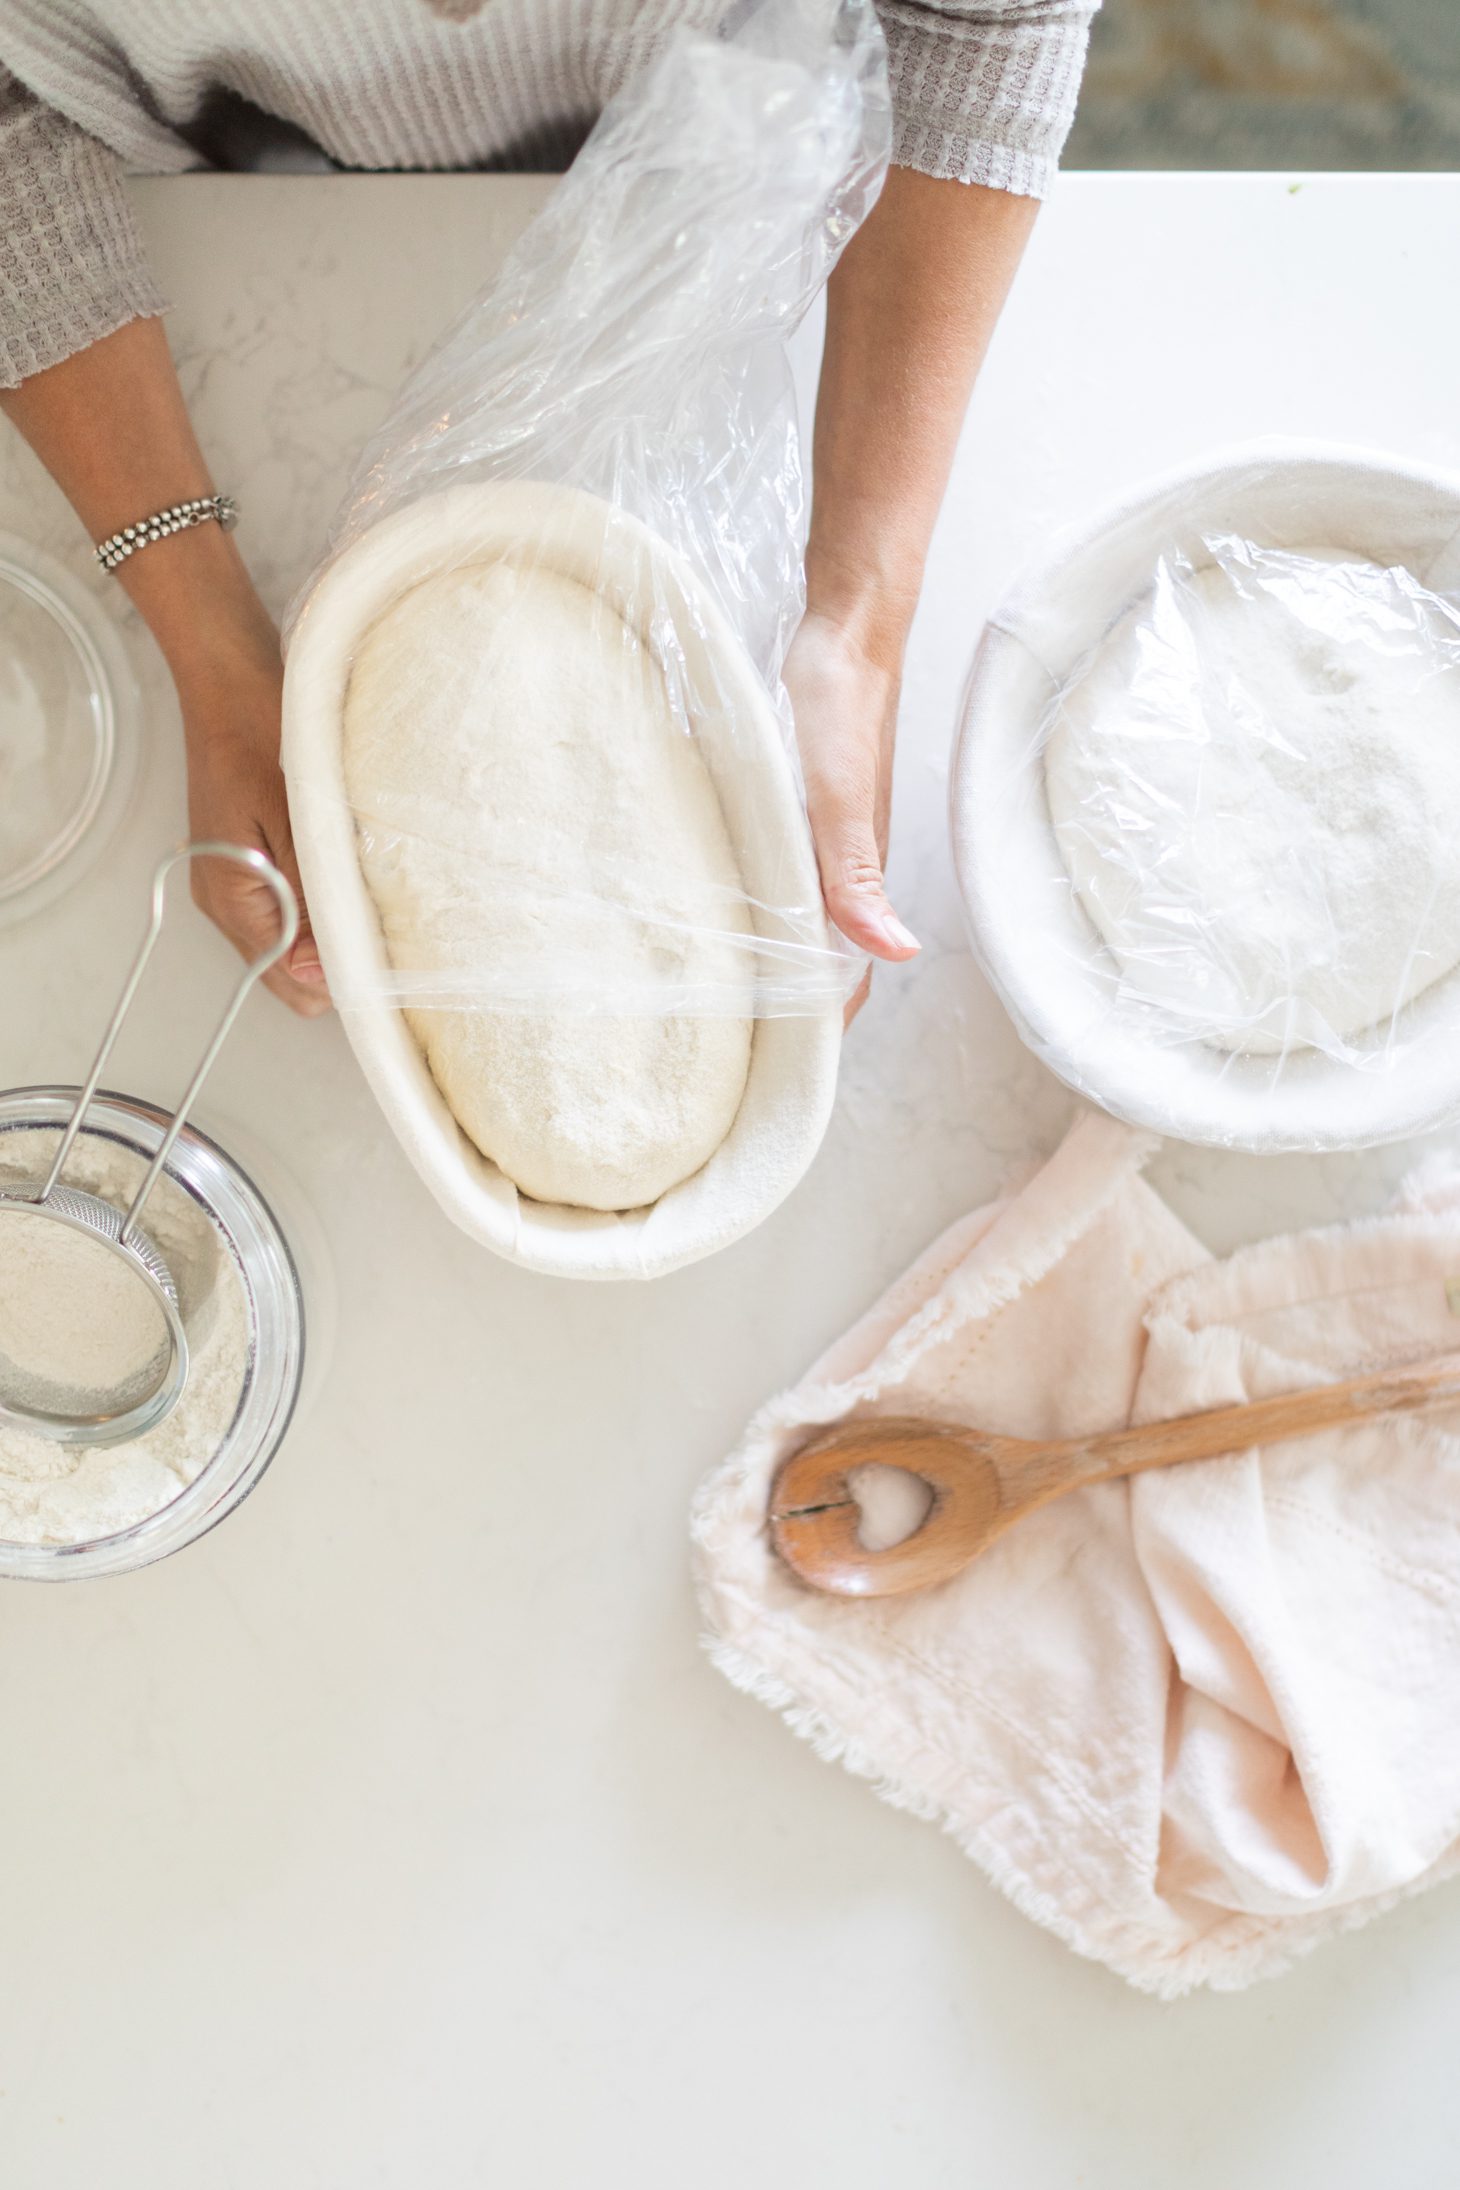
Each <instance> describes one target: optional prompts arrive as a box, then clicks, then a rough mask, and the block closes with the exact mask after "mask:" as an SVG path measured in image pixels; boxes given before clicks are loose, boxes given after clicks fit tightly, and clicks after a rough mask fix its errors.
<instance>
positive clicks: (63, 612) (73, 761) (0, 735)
mask: <svg viewBox="0 0 1460 2190" xmlns="http://www.w3.org/2000/svg"><path fill="white" fill-rule="evenodd" d="M137 729H138V703H137V687H136V681H135V679H134V677H133V675H132V667H131V663H130V661H129V660H128V657H127V650H126V647H125V645H124V644H123V641H122V638H121V634H120V632H119V631H118V629H117V627H116V625H115V624H114V623H113V621H112V619H111V617H110V616H109V615H108V614H107V613H106V611H105V609H104V608H103V607H102V605H101V603H100V602H99V601H97V600H96V599H95V598H94V597H93V596H92V595H91V594H90V593H89V592H88V591H87V589H86V587H85V586H84V585H82V584H81V583H80V581H79V580H78V579H76V578H73V577H72V575H71V573H70V572H69V571H68V570H66V569H65V568H64V567H63V566H62V565H61V564H60V563H58V562H57V561H56V560H55V559H54V557H52V556H49V555H46V554H43V553H42V551H41V550H40V549H39V548H34V547H32V546H30V544H29V543H28V542H27V541H25V540H21V539H17V538H16V537H15V536H14V535H12V534H9V533H0V924H3V923H6V922H9V921H12V920H19V919H23V918H26V917H28V916H29V915H30V914H31V913H34V912H36V911H37V910H38V909H39V908H40V907H41V906H43V905H46V904H48V903H49V902H50V901H51V899H52V898H54V897H56V896H58V895H59V894H60V892H61V891H62V890H65V889H68V888H69V887H70V885H71V884H72V883H73V882H74V881H76V880H77V879H78V878H79V877H80V875H81V874H82V873H83V872H84V871H85V869H86V868H87V867H88V866H89V865H90V864H91V862H92V860H93V859H94V858H95V857H96V855H97V853H98V852H99V851H100V850H101V848H102V846H103V845H104V844H105V843H106V841H107V839H108V837H109V836H110V835H111V833H112V830H113V829H114V827H115V826H116V823H117V821H118V820H119V819H120V817H121V814H122V812H123V811H124V810H125V807H126V805H127V801H128V798H129V796H130V794H131V789H132V784H133V781H134V779H135V776H136V765H137Z"/></svg>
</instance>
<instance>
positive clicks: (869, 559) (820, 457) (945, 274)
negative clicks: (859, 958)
mask: <svg viewBox="0 0 1460 2190" xmlns="http://www.w3.org/2000/svg"><path fill="white" fill-rule="evenodd" d="M1034 214H1035V203H1034V200H1033V199H1031V198H1015V197H1010V196H1009V195H1008V194H1007V193H1006V192H1004V191H1001V190H985V189H982V188H981V187H980V186H979V185H977V184H974V183H959V182H945V181H941V180H937V179H934V178H932V177H930V176H927V175H919V174H914V173H913V172H912V171H911V170H910V169H909V168H905V167H894V168H892V169H891V171H890V172H889V174H888V177H887V184H886V187H885V189H884V190H883V193H882V196H881V198H880V199H879V200H878V202H877V204H876V205H875V206H874V207H873V209H872V212H871V214H870V215H869V217H868V219H867V220H866V221H865V223H864V224H863V226H862V228H861V229H860V230H859V231H858V233H857V234H856V235H855V236H854V237H853V238H852V241H851V242H850V244H848V246H847V249H846V251H845V252H844V253H843V255H842V260H841V264H840V265H839V266H838V267H837V269H836V272H835V273H834V274H833V275H832V278H831V282H830V285H829V287H828V290H827V311H826V347H825V350H824V353H823V356H822V362H821V388H820V393H819V395H818V397H817V404H816V444H815V452H814V456H813V462H812V471H813V475H814V484H815V498H814V500H813V503H812V511H811V535H810V539H809V540H808V542H807V548H806V597H807V603H808V607H807V613H806V619H805V621H804V623H803V624H802V626H801V628H800V630H799V632H798V633H797V635H796V638H795V640H794V642H793V644H792V646H791V649H790V652H789V654H788V656H787V659H786V671H785V675H786V684H787V687H788V689H789V691H790V694H791V699H792V703H793V705H794V706H795V710H796V725H797V733H798V736H799V739H800V744H801V756H802V766H803V769H804V771H805V776H806V796H807V805H808V808H809V811H810V816H811V829H812V834H813V836H814V837H815V839H816V852H817V857H818V859H819V860H820V863H821V879H822V885H823V888H824V889H825V892H826V902H827V907H828V909H829V911H830V913H831V917H832V919H833V920H834V921H835V922H836V924H837V926H838V927H839V928H840V929H841V930H842V933H843V934H844V935H846V936H848V937H850V939H851V940H852V941H853V942H855V943H860V944H861V945H862V946H863V948H864V949H866V950H868V951H870V952H871V953H872V955H873V956H874V957H875V958H886V959H894V960H896V959H907V958H911V957H912V956H913V954H914V952H915V951H916V950H917V947H918V946H917V944H916V942H915V941H914V939H913V937H912V936H911V935H909V934H908V931H907V929H906V928H905V927H904V926H903V925H902V922H901V921H900V920H899V919H898V917H897V915H896V913H895V912H894V911H893V910H892V907H891V906H890V905H889V903H888V902H887V896H886V892H885V890H884V889H883V884H882V863H883V860H884V858H885V856H886V851H887V815H888V803H889V794H890V791H891V776H892V739H893V730H894V727H895V722H896V715H897V692H898V685H899V682H900V680H901V676H902V654H903V647H904V645H905V644H906V640H907V634H908V629H909V627H910V625H911V623H912V616H913V609H914V607H915V605H916V602H917V596H918V591H919V588H920V587H921V584H922V576H923V565H924V562H925V560H926V557H927V552H928V543H929V541H930V539H931V538H932V532H933V524H934V520H935V519H936V517H937V514H938V505H939V503H940V502H941V500H942V496H943V489H944V487H945V486H946V484H947V480H948V471H949V467H950V465H951V463H952V461H953V452H954V449H955V448H956V446H957V443H958V433H959V428H960V427H961V425H962V423H963V414H964V410H965V407H966V405H967V402H968V396H969V391H970V389H971V388H972V386H973V382H974V376H975V374H976V373H977V371H978V368H979V364H980V362H981V360H982V358H983V354H984V351H985V349H986V348H987V346H988V341H989V337H990V335H991V334H992V333H993V329H994V323H995V321H996V320H997V318H998V315H999V310H1000V307H1001V306H1002V304H1003V301H1004V297H1005V294H1006V293H1007V291H1008V287H1009V283H1010V281H1011V280H1012V279H1013V274H1014V268H1015V267H1016V265H1017V264H1018V262H1019V254H1020V252H1021V251H1022V250H1023V248H1024V244H1025V241H1026V239H1027V237H1028V235H1029V231H1030V228H1031V227H1032V225H1033V222H1034ZM865 993H866V991H865V986H864V988H863V989H862V990H859V991H858V994H857V995H856V996H855V997H854V998H853V999H852V1003H851V1006H850V1008H849V1010H848V1014H847V1016H848V1018H849V1019H850V1017H851V1016H852V1014H853V1012H855V1010H856V1009H857V1006H858V1005H859V1004H860V1002H861V1000H862V997H863V995H865Z"/></svg>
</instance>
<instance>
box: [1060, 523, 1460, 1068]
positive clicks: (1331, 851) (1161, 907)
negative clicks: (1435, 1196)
mask: <svg viewBox="0 0 1460 2190" xmlns="http://www.w3.org/2000/svg"><path fill="white" fill-rule="evenodd" d="M1039 735H1040V749H1041V755H1042V770H1043V778H1044V789H1045V796H1046V798H1047V800H1048V802H1049V807H1050V817H1051V820H1052V822H1053V825H1054V832H1055V839H1056V842H1057V843H1058V845H1059V848H1060V852H1061V854H1062V856H1063V859H1064V863H1065V866H1066V868H1067V870H1068V872H1069V875H1070V878H1071V884H1072V887H1073V888H1074V890H1075V893H1076V895H1077V897H1078V899H1079V901H1080V904H1081V906H1082V908H1083V910H1084V912H1085V913H1086V915H1087V917H1088V919H1089V922H1090V925H1091V927H1092V929H1093V930H1094V931H1095V933H1096V934H1097V935H1098V936H1099V938H1100V940H1101V942H1102V943H1103V945H1104V951H1103V953H1102V966H1103V971H1104V977H1105V980H1106V982H1107V985H1108V995H1109V1008H1110V1009H1111V1010H1112V1011H1117V1012H1130V1013H1133V1014H1134V1015H1136V1016H1137V1017H1138V1019H1139V1022H1140V1025H1141V1028H1142V1032H1143V1035H1144V1038H1145V1039H1146V1040H1147V1041H1151V1042H1161V1043H1170V1042H1176V1043H1186V1042H1202V1043H1206V1044H1208V1045H1209V1046H1211V1047H1213V1048H1215V1049H1218V1050H1223V1051H1234V1052H1239V1053H1243V1054H1246V1055H1248V1056H1267V1057H1281V1056H1284V1055H1286V1054H1289V1053H1291V1052H1293V1051H1296V1050H1301V1049H1305V1048H1311V1049H1317V1050H1320V1051H1322V1052H1323V1053H1324V1054H1325V1055H1326V1056H1328V1057H1331V1058H1333V1059H1334V1060H1335V1061H1338V1062H1341V1063H1343V1064H1345V1065H1349V1066H1353V1067H1355V1068H1358V1069H1361V1070H1372V1069H1384V1070H1390V1069H1392V1068H1393V1066H1394V1063H1395V1059H1396V1050H1397V1049H1400V1048H1402V1046H1403V1041H1404V1029H1403V1018H1402V1014H1403V1011H1404V1007H1405V1006H1406V1005H1407V1004H1409V1003H1411V1002H1412V1001H1413V1000H1414V998H1415V997H1417V996H1418V995H1420V994H1421V993H1422V992H1423V991H1424V990H1425V989H1427V988H1428V987H1429V986H1430V985H1431V983H1432V982H1434V981H1437V980H1439V979H1441V978H1443V976H1444V975H1446V974H1449V973H1453V972H1454V971H1455V969H1456V967H1457V965H1460V849H1457V848H1460V612H1457V608H1456V606H1455V604H1454V603H1453V602H1450V601H1447V600H1445V599H1443V598H1442V597H1440V596H1439V595H1437V594H1433V593H1430V592H1428V591H1427V590H1426V589H1425V588H1424V587H1423V586H1421V585H1420V584H1419V582H1418V581H1417V580H1416V579H1415V578H1414V577H1413V575H1412V574H1411V573H1410V572H1409V571H1407V570H1404V569H1402V568H1392V567H1391V568H1387V569H1386V568H1382V567H1381V566H1380V565H1379V564H1377V563H1373V562H1370V561H1367V560H1360V559H1356V558H1355V557H1353V556H1351V555H1348V554H1345V553H1343V552H1342V551H1341V550H1337V549H1315V550H1314V551H1312V552H1309V553H1294V552H1290V551H1288V550H1284V549H1278V548H1265V547H1259V546H1257V545H1255V544H1254V543H1253V542H1252V541H1250V540H1243V539H1239V538H1235V537H1233V536H1230V535H1229V536H1226V537H1219V538H1215V539H1210V540H1208V541H1207V542H1206V543H1205V552H1204V553H1203V554H1202V555H1201V556H1200V558H1199V559H1193V558H1192V557H1189V556H1187V555H1176V556H1170V557H1163V558H1162V560H1161V561H1160V562H1159V563H1158V565H1157V567H1156V573H1155V577H1154V580H1153V583H1152V586H1151V589H1150V591H1149V593H1148V594H1147V595H1146V596H1145V597H1144V599H1142V600H1140V601H1137V602H1136V603H1135V605H1134V606H1133V607H1132V608H1131V609H1129V610H1128V611H1127V613H1126V614H1125V616H1123V617H1122V618H1121V620H1120V622H1119V623H1118V624H1117V625H1116V626H1115V627H1114V629H1113V630H1112V631H1110V632H1109V633H1108V634H1107V635H1106V637H1105V638H1104V639H1102V640H1101V642H1100V643H1099V645H1098V646H1097V647H1096V648H1095V649H1094V651H1093V653H1092V654H1091V655H1090V656H1089V657H1087V659H1086V660H1085V661H1084V662H1082V663H1081V664H1080V666H1079V668H1078V669H1077V671H1076V672H1075V674H1074V675H1073V676H1072V677H1071V678H1070V679H1069V681H1068V682H1067V684H1066V685H1065V686H1064V688H1063V689H1062V690H1061V691H1060V693H1059V694H1058V695H1057V696H1056V698H1055V700H1054V702H1053V703H1052V705H1051V707H1050V709H1049V711H1048V713H1047V715H1046V717H1045V719H1044V722H1043V723H1042V724H1041V726H1040V733H1039Z"/></svg>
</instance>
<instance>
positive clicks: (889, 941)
mask: <svg viewBox="0 0 1460 2190" xmlns="http://www.w3.org/2000/svg"><path fill="white" fill-rule="evenodd" d="M900 670H901V650H900V648H899V647H896V646H892V647H888V646H881V647H879V646H878V645H877V644H876V642H875V641H874V640H873V639H872V637H871V634H870V632H868V631H866V630H858V629H857V628H856V625H855V624H854V623H853V622H851V621H843V620H842V619H840V618H838V617H834V616H832V615H829V614H826V613H824V612H822V611H820V610H818V609H815V608H813V609H809V610H808V611H807V614H806V616H805V618H804V619H803V621H802V624H801V627H800V629H799V630H798V631H797V633H796V636H795V638H794V640H793V641H792V643H791V648H790V652H789V653H788V655H787V657H786V671H785V675H786V689H787V691H788V692H789V693H790V696H791V705H792V708H793V709H794V712H795V717H796V736H797V741H798V743H799V745H800V749H801V767H802V772H803V774H804V776H805V778H806V804H807V811H808V813H809V816H810V820H811V834H812V838H813V840H814V842H815V845H816V857H817V862H818V865H819V866H820V869H821V886H822V890H823V892H824V894H825V897H826V907H827V911H828V912H829V913H830V915H831V917H832V919H833V921H834V922H835V923H836V926H837V927H838V928H839V929H840V930H841V932H842V934H843V935H844V936H846V938H847V940H848V941H849V942H852V943H856V944H858V945H860V947H861V948H862V949H863V950H865V951H869V952H870V953H871V955H872V956H873V957H874V958H884V959H890V960H892V961H893V962H895V963H896V962H901V961H902V960H904V959H908V958H912V957H913V956H915V954H916V952H917V950H918V942H917V938H916V937H915V936H913V935H912V934H910V933H909V931H908V930H907V929H906V928H905V927H904V926H903V924H902V922H901V921H900V920H899V919H898V917H897V915H896V913H895V912H894V911H893V909H892V907H891V905H890V904H889V903H888V900H887V894H886V890H885V888H884V885H883V878H882V870H883V863H884V861H885V859H886V857H887V824H888V816H889V812H890V809H891V799H892V749H893V738H894V734H895V732H896V727H897V695H898V685H899V680H900ZM871 978H872V976H871V970H870V968H869V969H868V972H867V974H866V976H865V978H864V979H863V981H862V983H861V985H860V987H859V988H858V989H857V992H856V994H855V995H854V996H853V997H852V999H851V1002H850V1003H849V1004H848V1005H847V1011H846V1023H847V1025H848V1026H850V1025H851V1022H852V1020H853V1019H854V1018H855V1017H856V1015H857V1013H858V1012H859V1011H860V1010H861V1008H862V1005H863V1004H864V1003H865V1001H866V997H867V990H868V987H869V985H870V982H871Z"/></svg>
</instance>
